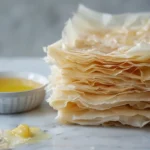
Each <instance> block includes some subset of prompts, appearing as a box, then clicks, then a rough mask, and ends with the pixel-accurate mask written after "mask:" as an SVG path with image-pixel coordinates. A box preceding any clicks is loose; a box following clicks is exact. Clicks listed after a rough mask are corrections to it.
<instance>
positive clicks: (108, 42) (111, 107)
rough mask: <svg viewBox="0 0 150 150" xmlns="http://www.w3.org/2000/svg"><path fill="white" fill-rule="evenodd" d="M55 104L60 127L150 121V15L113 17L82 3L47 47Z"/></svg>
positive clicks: (135, 125) (133, 124) (137, 123)
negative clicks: (63, 124)
mask: <svg viewBox="0 0 150 150" xmlns="http://www.w3.org/2000/svg"><path fill="white" fill-rule="evenodd" d="M46 50H47V58H46V61H47V62H48V63H50V64H53V65H51V76H50V78H49V80H50V85H49V89H50V90H52V95H51V97H50V98H49V99H48V102H49V103H50V105H51V106H52V107H53V108H54V109H56V110H58V116H57V119H58V120H59V121H60V122H61V123H69V124H70V123H71V124H72V123H73V124H80V125H130V126H134V127H143V126H144V125H146V124H148V123H149V122H150V14H149V13H139V14H121V15H110V14H104V13H98V12H95V11H92V10H90V9H88V8H86V7H84V6H82V5H80V6H79V8H78V11H77V12H76V13H75V14H74V16H73V17H72V19H69V21H68V22H67V24H66V26H65V28H64V30H63V32H62V39H61V40H59V41H58V42H56V43H54V44H52V45H50V46H48V47H47V48H46Z"/></svg>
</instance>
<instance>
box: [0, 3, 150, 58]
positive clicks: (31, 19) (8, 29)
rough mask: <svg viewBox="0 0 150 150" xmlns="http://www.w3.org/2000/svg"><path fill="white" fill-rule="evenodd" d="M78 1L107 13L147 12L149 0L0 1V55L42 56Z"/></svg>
mask: <svg viewBox="0 0 150 150" xmlns="http://www.w3.org/2000/svg"><path fill="white" fill-rule="evenodd" d="M80 3H82V4H84V5H86V6H88V7H90V8H92V9H95V10H98V11H101V12H108V13H124V12H139V11H150V0H0V57H3V56H4V57H17V56H30V57H36V56H44V55H45V54H44V53H43V51H42V47H43V46H47V45H49V44H51V43H53V42H55V41H56V40H58V39H60V38H61V31H62V29H63V27H64V24H65V22H66V21H67V19H68V18H69V17H71V16H72V14H73V12H75V11H76V9H77V7H78V4H80Z"/></svg>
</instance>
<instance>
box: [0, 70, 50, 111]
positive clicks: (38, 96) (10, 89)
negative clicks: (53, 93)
mask: <svg viewBox="0 0 150 150" xmlns="http://www.w3.org/2000/svg"><path fill="white" fill-rule="evenodd" d="M47 84H48V80H47V78H45V77H44V76H41V75H38V74H35V73H27V72H26V73H25V72H0V104H1V107H0V114H12V113H21V112H26V111H29V110H32V109H34V108H36V107H38V106H39V105H40V104H41V103H42V102H43V101H44V100H45V97H46V93H47V91H46V86H47Z"/></svg>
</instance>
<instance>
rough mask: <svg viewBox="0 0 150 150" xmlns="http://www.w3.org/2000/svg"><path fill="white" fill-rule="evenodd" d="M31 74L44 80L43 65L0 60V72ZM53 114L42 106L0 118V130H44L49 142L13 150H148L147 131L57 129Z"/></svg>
mask: <svg viewBox="0 0 150 150" xmlns="http://www.w3.org/2000/svg"><path fill="white" fill-rule="evenodd" d="M7 70H13V71H32V72H37V73H40V74H43V75H45V76H47V75H48V74H49V69H48V66H47V64H45V62H44V61H43V60H42V59H39V58H19V59H17V58H16V59H10V58H9V59H4V58H3V59H2V58H0V71H7ZM55 116H56V112H55V111H53V110H52V108H50V107H49V105H48V104H47V103H46V102H45V103H43V105H42V106H41V107H40V108H38V109H35V110H33V111H31V112H27V113H23V114H16V115H0V129H9V128H14V127H16V126H17V125H18V124H20V123H26V124H29V125H31V126H32V125H33V126H38V127H40V128H41V129H43V130H48V132H49V133H50V135H51V137H52V138H51V139H49V140H47V141H44V142H41V143H37V144H33V145H25V146H21V147H18V148H15V150H33V149H36V150H150V128H149V127H147V128H142V129H139V128H125V127H124V128H123V127H122V128H117V127H101V126H99V127H88V126H85V127H82V126H68V125H59V124H58V123H57V122H56V121H55V119H54V118H55Z"/></svg>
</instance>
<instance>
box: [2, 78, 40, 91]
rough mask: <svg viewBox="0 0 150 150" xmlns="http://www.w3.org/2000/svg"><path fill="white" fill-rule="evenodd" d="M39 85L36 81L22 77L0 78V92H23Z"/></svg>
mask: <svg viewBox="0 0 150 150" xmlns="http://www.w3.org/2000/svg"><path fill="white" fill-rule="evenodd" d="M41 86H42V84H40V83H38V82H35V81H33V80H28V79H23V78H0V92H23V91H29V90H33V89H36V88H39V87H41Z"/></svg>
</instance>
